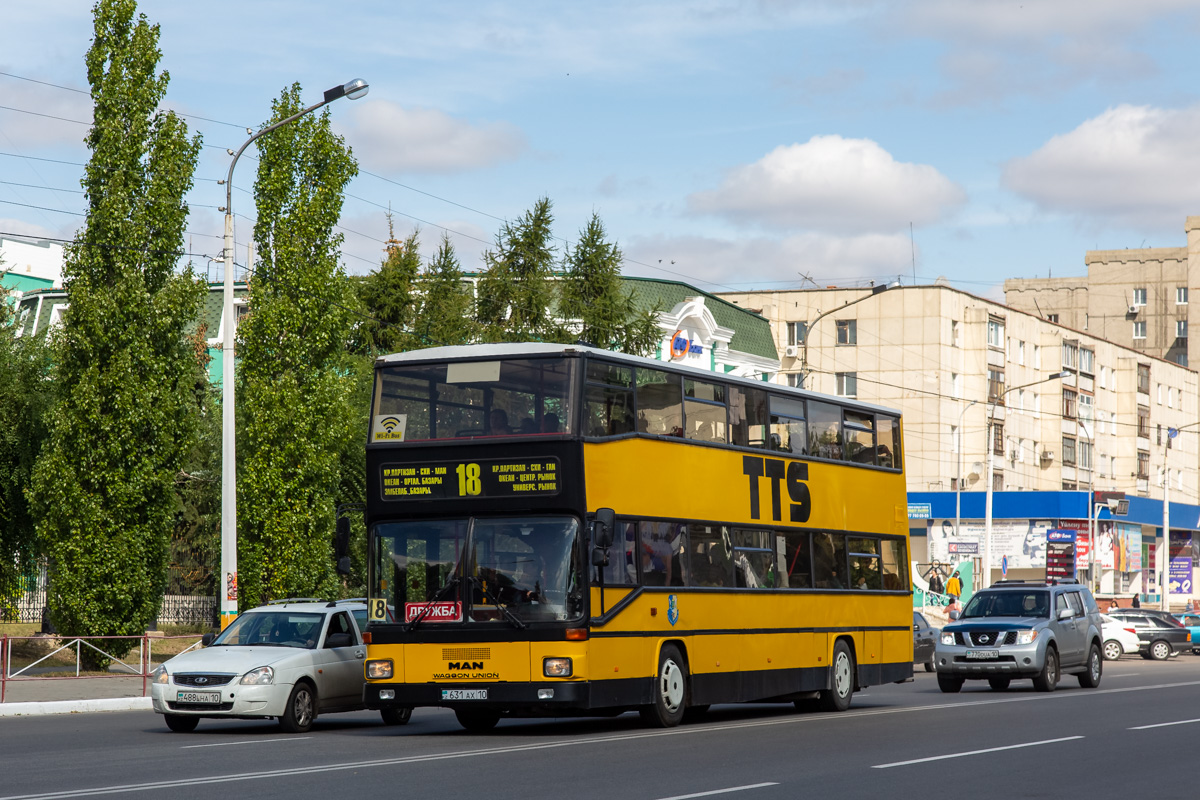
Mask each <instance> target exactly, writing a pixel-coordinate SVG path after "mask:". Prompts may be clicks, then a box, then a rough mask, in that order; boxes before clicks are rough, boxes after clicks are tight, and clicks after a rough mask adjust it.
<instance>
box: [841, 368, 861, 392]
mask: <svg viewBox="0 0 1200 800" xmlns="http://www.w3.org/2000/svg"><path fill="white" fill-rule="evenodd" d="M837 393H838V396H839V397H858V373H857V372H839V373H838V374H837Z"/></svg>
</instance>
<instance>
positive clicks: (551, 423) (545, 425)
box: [542, 413, 560, 433]
mask: <svg viewBox="0 0 1200 800" xmlns="http://www.w3.org/2000/svg"><path fill="white" fill-rule="evenodd" d="M559 424H560V423H559V420H558V414H554V413H550V414H546V415H545V416H544V417H542V433H558V426H559Z"/></svg>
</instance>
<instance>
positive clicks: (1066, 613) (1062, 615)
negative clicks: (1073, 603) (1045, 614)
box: [1058, 608, 1075, 619]
mask: <svg viewBox="0 0 1200 800" xmlns="http://www.w3.org/2000/svg"><path fill="white" fill-rule="evenodd" d="M1073 616H1075V612H1074V611H1072V610H1071V609H1069V608H1064V609H1061V610H1060V611H1059V612H1058V618H1059V619H1070V618H1071V617H1073Z"/></svg>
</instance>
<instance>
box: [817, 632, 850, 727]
mask: <svg viewBox="0 0 1200 800" xmlns="http://www.w3.org/2000/svg"><path fill="white" fill-rule="evenodd" d="M820 697H821V710H822V711H845V710H846V709H848V708H849V707H850V700H851V699H852V698H853V697H854V656H853V655H851V653H850V648H849V647H848V646H847V645H846V643H845V642H843V641H839V642H838V643H837V644H835V645H834V646H833V661H832V662H830V670H829V688H828V689H822V690H821V695H820Z"/></svg>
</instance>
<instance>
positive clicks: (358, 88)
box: [325, 78, 370, 103]
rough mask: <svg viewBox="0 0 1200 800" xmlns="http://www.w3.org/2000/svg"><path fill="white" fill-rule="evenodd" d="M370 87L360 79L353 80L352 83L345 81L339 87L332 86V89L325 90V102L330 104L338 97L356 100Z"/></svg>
mask: <svg viewBox="0 0 1200 800" xmlns="http://www.w3.org/2000/svg"><path fill="white" fill-rule="evenodd" d="M369 88H370V87H369V86H368V85H367V82H366V81H364V80H363V79H362V78H355V79H354V80H352V81H347V82H346V83H343V84H342V85H341V86H334V87H333V88H332V89H326V90H325V102H326V103H332V102H333V101H334V100H337V99H338V98H339V97H349V98H350V99H351V100H357V99H358V98H360V97H362V96H363V95H365V94H366V93H367V90H368V89H369Z"/></svg>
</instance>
